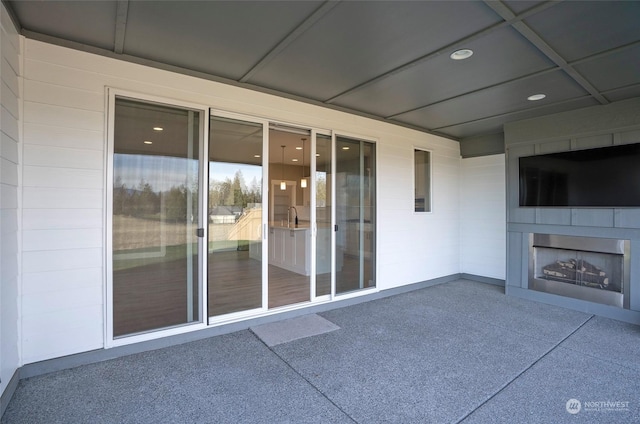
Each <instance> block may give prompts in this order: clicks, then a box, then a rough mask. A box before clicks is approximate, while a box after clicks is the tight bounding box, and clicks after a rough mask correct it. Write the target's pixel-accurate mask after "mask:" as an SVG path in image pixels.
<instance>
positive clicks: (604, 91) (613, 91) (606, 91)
mask: <svg viewBox="0 0 640 424" xmlns="http://www.w3.org/2000/svg"><path fill="white" fill-rule="evenodd" d="M636 87H640V83H638V82H637V83H634V84H627V85H623V86H622V87H617V88H610V89H608V90H602V94H603V95H606V94H611V93H615V92H616V91H618V90H628V89H629V88H636Z"/></svg>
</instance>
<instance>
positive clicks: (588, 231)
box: [507, 222, 640, 240]
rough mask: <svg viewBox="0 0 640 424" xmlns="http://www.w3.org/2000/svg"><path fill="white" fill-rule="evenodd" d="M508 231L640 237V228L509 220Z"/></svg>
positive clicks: (604, 236) (618, 237) (628, 238)
mask: <svg viewBox="0 0 640 424" xmlns="http://www.w3.org/2000/svg"><path fill="white" fill-rule="evenodd" d="M507 231H508V232H517V233H524V234H529V233H537V234H560V235H564V236H578V237H580V236H584V237H603V238H617V239H620V240H637V239H640V229H636V228H617V227H582V226H569V225H545V224H521V223H514V222H508V223H507Z"/></svg>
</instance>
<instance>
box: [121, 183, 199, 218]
mask: <svg viewBox="0 0 640 424" xmlns="http://www.w3.org/2000/svg"><path fill="white" fill-rule="evenodd" d="M189 191H191V193H189ZM189 194H191V201H192V210H193V214H194V215H196V213H197V210H198V191H197V188H194V189H192V190H189V189H188V188H187V187H185V185H184V184H181V185H179V186H173V187H171V188H170V189H169V190H167V191H165V192H162V193H158V192H155V191H154V189H153V187H152V186H151V184H149V183H147V182H145V181H144V180H142V181H140V183H138V186H137V187H135V188H133V187H127V185H126V184H124V183H123V182H122V179H121V178H120V177H117V178H116V181H115V182H114V185H113V214H114V215H126V216H133V217H136V218H147V219H163V220H167V221H185V220H186V219H187V204H188V199H189ZM189 218H190V217H189Z"/></svg>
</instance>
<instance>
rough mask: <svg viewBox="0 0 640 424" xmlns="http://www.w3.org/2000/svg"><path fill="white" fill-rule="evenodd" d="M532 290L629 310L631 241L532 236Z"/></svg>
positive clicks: (530, 267) (530, 266)
mask: <svg viewBox="0 0 640 424" xmlns="http://www.w3.org/2000/svg"><path fill="white" fill-rule="evenodd" d="M529 289H532V290H537V291H541V292H546V293H552V294H557V295H560V296H567V297H572V298H576V299H582V300H587V301H591V302H597V303H602V304H605V305H611V306H618V307H620V308H627V309H628V308H629V304H628V303H629V299H628V296H627V293H628V292H629V240H615V239H606V238H596V237H577V236H561V235H551V234H531V235H530V242H529Z"/></svg>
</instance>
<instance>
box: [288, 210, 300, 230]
mask: <svg viewBox="0 0 640 424" xmlns="http://www.w3.org/2000/svg"><path fill="white" fill-rule="evenodd" d="M291 209H293V210H294V211H295V212H296V217H295V225H296V227H297V226H298V209H296V207H295V206H289V208H288V209H287V227H290V226H291V218H290V212H291Z"/></svg>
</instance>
